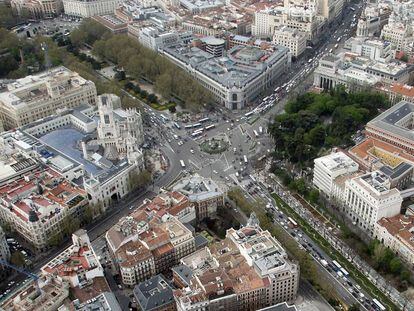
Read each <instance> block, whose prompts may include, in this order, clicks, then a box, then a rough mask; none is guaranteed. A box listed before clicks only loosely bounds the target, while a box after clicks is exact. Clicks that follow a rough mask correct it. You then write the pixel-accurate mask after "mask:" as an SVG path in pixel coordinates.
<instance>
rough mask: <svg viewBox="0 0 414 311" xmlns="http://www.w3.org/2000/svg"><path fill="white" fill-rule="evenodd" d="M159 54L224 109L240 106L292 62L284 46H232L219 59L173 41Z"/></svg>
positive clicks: (287, 68) (279, 75)
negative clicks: (195, 82)
mask: <svg viewBox="0 0 414 311" xmlns="http://www.w3.org/2000/svg"><path fill="white" fill-rule="evenodd" d="M161 53H162V54H163V55H164V56H165V57H167V58H168V59H170V60H171V61H172V62H173V63H175V64H176V65H178V66H179V67H181V68H182V69H184V70H186V71H187V72H189V73H190V74H191V75H192V76H193V77H194V78H195V79H196V80H197V81H199V82H200V84H201V85H202V86H203V87H204V88H206V89H207V90H208V91H210V92H211V94H212V95H213V97H214V99H215V100H216V102H218V103H220V104H222V105H224V106H225V107H226V108H228V109H231V110H235V109H243V108H244V107H245V106H247V105H248V104H250V103H253V102H254V101H256V100H257V99H258V98H259V96H260V94H261V93H262V92H264V91H266V90H267V89H268V88H269V87H271V86H272V85H274V83H276V81H277V79H279V78H280V77H281V76H282V75H283V74H285V73H286V72H287V71H288V70H289V68H290V63H291V55H290V52H289V50H288V49H287V48H285V47H282V46H273V47H271V48H269V49H266V50H262V49H260V48H257V47H254V46H245V47H243V46H234V47H233V48H231V49H230V50H228V51H227V52H226V55H225V56H223V57H220V58H216V57H214V56H213V55H212V54H210V53H207V52H205V51H203V50H201V49H200V48H197V47H192V46H190V45H184V44H176V45H172V46H168V47H164V49H163V50H162V51H161Z"/></svg>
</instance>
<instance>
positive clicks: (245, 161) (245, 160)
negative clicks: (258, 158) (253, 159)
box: [243, 155, 247, 164]
mask: <svg viewBox="0 0 414 311" xmlns="http://www.w3.org/2000/svg"><path fill="white" fill-rule="evenodd" d="M243 159H244V163H246V164H247V157H246V156H245V155H244V156H243Z"/></svg>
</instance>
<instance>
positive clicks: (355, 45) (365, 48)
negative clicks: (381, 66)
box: [350, 38, 395, 63]
mask: <svg viewBox="0 0 414 311" xmlns="http://www.w3.org/2000/svg"><path fill="white" fill-rule="evenodd" d="M350 41H351V42H350V45H351V52H352V53H355V54H358V55H359V56H364V57H367V58H369V59H370V60H373V61H378V62H381V63H389V62H390V61H391V60H393V59H394V57H395V50H394V49H392V47H391V44H390V43H389V42H386V41H385V42H384V41H382V40H378V39H371V38H351V39H350Z"/></svg>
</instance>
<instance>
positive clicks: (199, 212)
mask: <svg viewBox="0 0 414 311" xmlns="http://www.w3.org/2000/svg"><path fill="white" fill-rule="evenodd" d="M172 189H173V190H174V191H178V192H181V193H182V194H184V195H185V196H187V198H188V200H189V202H190V203H191V204H193V205H194V207H195V212H196V218H197V221H201V220H203V219H204V218H206V217H209V216H211V215H213V214H215V213H216V211H217V208H219V207H223V206H224V197H225V193H224V192H223V191H222V190H221V189H220V187H219V186H218V185H217V184H216V183H215V182H214V181H213V180H212V179H211V178H204V177H202V176H200V175H198V174H194V175H190V176H188V177H184V178H181V179H180V180H179V181H177V182H176V183H175V184H174V185H173V186H172Z"/></svg>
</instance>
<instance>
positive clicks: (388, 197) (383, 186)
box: [342, 171, 402, 236]
mask: <svg viewBox="0 0 414 311" xmlns="http://www.w3.org/2000/svg"><path fill="white" fill-rule="evenodd" d="M344 200H345V201H344V202H343V204H342V211H343V212H344V213H345V214H346V216H347V217H348V218H349V219H351V220H352V222H353V224H354V225H356V226H358V227H359V228H361V229H362V230H363V231H365V232H366V233H367V234H368V235H369V236H372V235H373V234H374V227H375V224H376V223H377V221H378V220H380V219H381V218H383V217H393V216H395V215H398V214H399V213H400V210H401V203H402V197H401V195H400V191H399V190H398V189H396V188H390V181H389V179H388V178H387V176H386V175H385V174H384V173H382V172H380V171H375V172H372V173H367V174H364V175H361V176H358V177H355V178H352V179H349V180H347V181H346V182H345V193H344Z"/></svg>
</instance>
